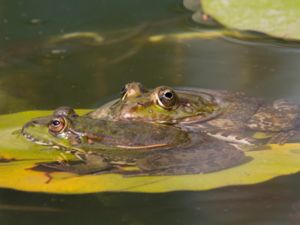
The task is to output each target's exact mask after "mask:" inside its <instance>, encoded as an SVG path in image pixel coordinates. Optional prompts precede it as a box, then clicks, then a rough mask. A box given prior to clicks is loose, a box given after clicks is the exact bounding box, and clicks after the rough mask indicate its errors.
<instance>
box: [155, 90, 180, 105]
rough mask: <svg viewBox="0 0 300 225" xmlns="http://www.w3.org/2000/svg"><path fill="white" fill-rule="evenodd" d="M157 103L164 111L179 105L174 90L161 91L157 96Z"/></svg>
mask: <svg viewBox="0 0 300 225" xmlns="http://www.w3.org/2000/svg"><path fill="white" fill-rule="evenodd" d="M157 102H158V104H159V105H160V106H161V107H162V108H164V109H171V108H172V107H173V106H175V105H176V103H177V96H176V93H175V92H174V91H173V90H172V89H169V88H168V89H161V90H160V91H159V92H158V94H157Z"/></svg>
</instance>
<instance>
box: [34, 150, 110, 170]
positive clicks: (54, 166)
mask: <svg viewBox="0 0 300 225" xmlns="http://www.w3.org/2000/svg"><path fill="white" fill-rule="evenodd" d="M111 168H112V166H111V165H110V164H109V163H108V162H107V161H106V160H105V159H104V158H103V157H101V156H99V155H88V156H86V157H85V158H84V160H71V161H55V162H48V163H39V164H37V166H35V170H39V171H47V172H48V173H49V172H55V171H60V172H69V173H75V174H80V175H84V174H95V173H105V172H107V171H108V170H110V169H111Z"/></svg>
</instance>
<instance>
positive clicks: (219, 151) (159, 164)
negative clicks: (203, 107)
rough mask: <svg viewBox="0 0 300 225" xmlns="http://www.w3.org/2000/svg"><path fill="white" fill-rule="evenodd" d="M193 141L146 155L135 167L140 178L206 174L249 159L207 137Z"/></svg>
mask: <svg viewBox="0 0 300 225" xmlns="http://www.w3.org/2000/svg"><path fill="white" fill-rule="evenodd" d="M204 136H205V138H200V139H202V140H201V141H200V143H199V142H198V141H197V140H196V142H195V143H192V144H191V145H190V146H185V147H177V148H175V149H171V150H170V149H169V150H165V151H164V152H157V153H153V154H151V155H148V156H146V157H144V158H141V159H138V160H137V162H136V166H137V167H138V168H139V169H140V170H141V173H140V174H141V175H185V174H199V173H210V172H215V171H219V170H223V169H226V168H230V167H233V166H237V165H239V164H242V163H244V162H246V161H247V160H249V158H247V157H246V156H245V154H244V152H243V151H240V150H238V149H236V148H235V147H234V146H232V145H230V144H228V143H226V142H224V141H220V140H217V139H215V138H211V137H209V136H207V137H206V135H204Z"/></svg>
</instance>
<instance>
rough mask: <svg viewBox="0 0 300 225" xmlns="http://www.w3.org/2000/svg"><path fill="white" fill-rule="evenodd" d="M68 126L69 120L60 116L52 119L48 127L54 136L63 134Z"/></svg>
mask: <svg viewBox="0 0 300 225" xmlns="http://www.w3.org/2000/svg"><path fill="white" fill-rule="evenodd" d="M67 126H68V122H67V120H66V119H65V118H64V117H62V116H60V117H56V118H54V119H52V120H51V121H50V123H49V125H48V127H49V131H50V132H51V133H53V134H59V133H62V132H63V131H64V130H65V129H66V128H67Z"/></svg>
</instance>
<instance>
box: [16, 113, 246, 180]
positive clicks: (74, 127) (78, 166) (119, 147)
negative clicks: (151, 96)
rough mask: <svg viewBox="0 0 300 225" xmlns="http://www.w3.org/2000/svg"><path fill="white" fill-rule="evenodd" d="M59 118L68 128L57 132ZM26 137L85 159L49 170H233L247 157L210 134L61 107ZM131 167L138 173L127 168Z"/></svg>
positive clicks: (31, 127) (28, 130)
mask: <svg viewBox="0 0 300 225" xmlns="http://www.w3.org/2000/svg"><path fill="white" fill-rule="evenodd" d="M57 117H60V118H64V120H65V121H67V124H68V125H67V126H66V128H65V129H63V130H62V131H60V132H57V133H55V132H53V131H51V129H50V128H49V127H50V125H49V124H51V123H52V121H54V120H55V119H56V118H57ZM49 129H50V131H49ZM22 134H23V136H24V137H25V138H26V139H28V140H29V141H32V142H34V143H37V144H40V145H45V146H49V147H53V148H59V149H61V150H63V151H65V152H69V153H72V154H75V155H76V156H77V157H78V158H80V159H81V160H80V161H77V162H76V163H75V164H74V163H71V166H70V165H68V166H65V165H64V164H57V163H56V164H55V165H54V164H53V163H49V164H48V166H49V167H54V166H55V169H59V170H63V171H70V172H76V173H81V174H86V173H94V172H99V173H104V172H105V173H106V172H115V173H121V174H129V175H130V174H132V175H179V174H192V173H208V172H213V171H217V170H222V169H225V168H229V167H233V166H235V165H238V164H241V163H243V162H245V159H246V157H245V155H244V153H243V152H242V151H240V150H238V149H236V148H235V147H234V146H232V145H229V144H227V143H226V142H223V141H220V140H216V139H214V138H211V137H209V136H208V135H205V134H201V133H193V132H191V133H188V132H185V131H182V130H181V129H179V128H176V127H173V126H167V125H161V124H145V123H143V122H132V121H130V122H127V121H121V122H112V121H105V120H99V119H92V118H89V117H87V116H77V115H76V113H75V112H74V110H72V109H71V108H68V107H61V108H59V109H57V110H56V111H55V112H54V114H53V115H51V116H49V117H41V118H36V119H33V120H32V121H30V122H28V123H27V124H25V125H24V126H23V128H22ZM72 164H73V165H72ZM128 167H132V168H134V170H130V171H128V170H126V168H128Z"/></svg>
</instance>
